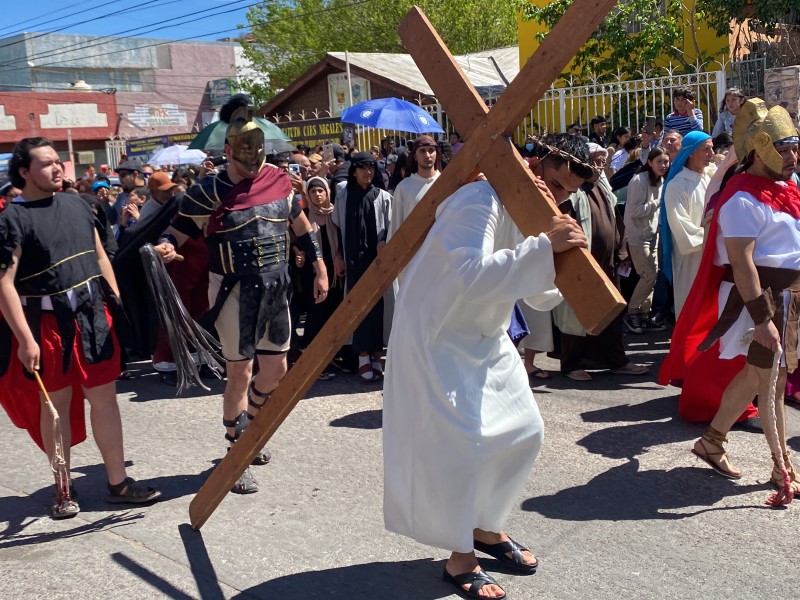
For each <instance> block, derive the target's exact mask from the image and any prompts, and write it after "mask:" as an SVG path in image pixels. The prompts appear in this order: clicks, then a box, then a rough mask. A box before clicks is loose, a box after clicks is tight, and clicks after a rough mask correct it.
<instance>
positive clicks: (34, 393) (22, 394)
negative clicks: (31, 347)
mask: <svg viewBox="0 0 800 600" xmlns="http://www.w3.org/2000/svg"><path fill="white" fill-rule="evenodd" d="M105 311H106V318H107V319H108V323H109V326H111V331H112V334H111V337H112V340H113V344H114V354H113V356H112V357H111V358H109V359H108V360H104V361H101V362H99V363H95V364H89V363H88V362H87V360H86V357H85V356H84V355H83V349H82V347H81V334H80V328H79V327H78V323H77V321H76V322H75V330H76V331H75V341H74V342H73V344H72V363H71V364H70V368H69V371H67V372H66V373H64V371H63V362H62V351H63V344H62V341H61V335H60V334H59V331H58V325H57V323H56V318H55V316H54V315H53V314H52V313H49V312H43V313H42V323H41V343H40V351H41V358H40V360H39V364H40V367H41V377H42V382H43V383H44V387H45V389H46V390H47V391H48V392H56V391H58V390H62V389H64V388H68V387H69V388H72V403H71V404H70V415H69V417H70V418H69V425H70V429H71V432H72V445H73V446H74V445H76V444H79V443H81V442H82V441H84V440H85V439H86V417H85V413H84V408H83V398H84V395H83V388H94V387H98V386H101V385H105V384H107V383H110V382H112V381H116V379H117V378H118V377H119V374H120V348H119V342H118V341H117V336H116V335H114V333H113V331H114V329H113V323H112V319H111V315H110V314H109V312H108V309H107V308H106V309H105ZM0 318H2V317H0ZM18 349H19V344H18V343H17V340H16V338H14V336H12V340H11V360H10V361H9V365H8V369H7V370H6V373H5V375H3V377H0V405H2V406H3V408H4V409H5V411H6V413H7V414H8V416H9V418H10V419H11V422H12V423H13V424H14V425H16V426H17V427H19V428H20V429H25V430H27V431H28V434H29V435H30V436H31V438H32V439H33V441H34V442H36V445H37V446H39V448H41V449H42V450H44V445H43V443H42V432H41V423H40V418H41V409H42V404H41V400H40V398H39V385H38V384H37V383H36V380H34V379H30V378H29V377H26V376H25V373H26V370H25V367H23V366H22V363H21V362H20V360H19V358H18V357H17V351H18ZM62 426H64V425H62Z"/></svg>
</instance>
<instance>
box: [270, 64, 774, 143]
mask: <svg viewBox="0 0 800 600" xmlns="http://www.w3.org/2000/svg"><path fill="white" fill-rule="evenodd" d="M667 73H668V74H667V75H658V76H651V77H643V78H641V79H624V78H623V75H622V74H618V75H617V76H616V77H614V78H613V79H610V80H608V79H605V80H601V79H596V80H592V81H591V82H590V83H588V84H582V85H573V84H572V82H570V81H563V80H562V81H559V82H556V83H555V84H554V86H553V87H551V88H550V89H549V90H548V91H547V92H546V93H545V95H544V97H543V98H542V99H541V100H539V101H538V102H537V103H536V105H535V106H534V107H533V108H532V109H531V111H530V112H529V114H528V116H527V117H526V118H525V119H524V121H523V122H522V123H520V125H519V127H518V128H517V131H516V134H515V136H514V138H515V141H516V142H517V143H522V142H523V141H524V139H525V137H526V136H528V135H534V136H541V135H546V134H548V133H563V132H566V131H567V128H568V127H569V126H570V125H573V124H577V125H578V126H579V127H580V128H582V129H583V130H584V131H586V130H587V129H588V126H589V122H590V121H591V119H592V118H593V117H595V116H597V115H601V116H604V117H605V118H606V119H607V123H608V131H609V132H611V131H613V130H614V129H615V128H617V127H631V128H632V129H634V130H638V128H639V127H641V126H642V125H644V123H645V120H646V117H648V116H653V117H656V118H657V119H660V120H662V121H663V120H664V118H665V117H666V116H667V115H668V114H669V113H670V112H672V91H673V90H674V89H675V88H678V87H688V88H690V89H691V90H693V91H694V93H695V106H696V107H697V108H699V109H700V110H701V111H702V112H703V117H704V119H703V128H704V130H705V131H707V132H711V130H712V129H713V127H714V123H715V122H716V120H717V113H718V110H719V105H720V102H721V101H722V98H723V97H724V94H725V89H726V87H728V85H729V83H730V82H729V81H728V80H727V79H726V77H725V72H724V71H722V70H720V71H706V72H700V73H690V74H676V73H674V69H672V67H670V68H669V69H667ZM762 81H763V75H762ZM762 86H763V83H762ZM498 97H499V96H490V97H487V98H484V101H485V102H486V104H487V106H488V107H489V108H491V107H492V106H493V105H494V103H495V102H496V100H497V98H498ZM407 100H409V101H416V102H417V104H419V105H420V106H422V108H424V109H425V110H427V111H428V112H429V113H430V114H431V116H432V117H433V118H434V119H435V120H436V122H437V123H439V125H441V126H442V128H443V129H444V130H445V131H446V132H447V133H448V134H450V133H454V132H456V128H455V127H454V125H453V124H452V123H450V120H449V119H448V117H447V114H446V112H445V111H444V109H443V107H442V106H441V104H438V103H435V102H434V103H430V100H431V98H427V99H423V98H417V99H407ZM423 100H427V103H425V102H424V101H423ZM434 100H435V99H434ZM316 112H317V111H315V113H316ZM323 112H326V111H323ZM299 117H300V115H283V116H281V117H278V118H273V120H274V121H276V122H278V123H285V122H287V121H292V122H293V123H296V124H302V120H300V118H299ZM460 133H463V132H460ZM345 134H346V135H349V136H352V140H353V143H354V145H355V147H356V148H358V149H361V150H368V149H369V148H370V147H371V146H380V142H381V140H382V139H384V138H386V137H391V138H393V139H394V140H395V145H396V146H399V145H400V144H403V143H407V142H408V141H411V140H412V139H413V138H414V137H415V136H414V135H413V134H409V133H406V132H401V131H393V130H385V129H370V128H366V127H362V126H355V127H354V128H352V129H351V130H350V131H349V132H348V131H347V126H346V127H345ZM334 141H338V140H334Z"/></svg>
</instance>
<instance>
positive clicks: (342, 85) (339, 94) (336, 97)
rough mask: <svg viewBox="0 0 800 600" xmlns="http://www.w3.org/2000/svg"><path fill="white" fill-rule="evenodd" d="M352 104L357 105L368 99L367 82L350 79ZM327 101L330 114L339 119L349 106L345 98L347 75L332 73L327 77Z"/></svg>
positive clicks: (355, 78) (359, 79)
mask: <svg viewBox="0 0 800 600" xmlns="http://www.w3.org/2000/svg"><path fill="white" fill-rule="evenodd" d="M350 84H351V86H352V87H351V91H352V95H353V104H358V103H359V102H363V101H364V100H369V99H370V88H369V81H368V80H367V79H364V78H363V77H350ZM328 99H329V101H330V106H331V114H332V115H333V116H335V117H339V116H341V114H342V111H343V110H344V109H345V108H347V107H348V106H350V104H349V102H350V99H349V98H348V97H347V75H346V74H345V73H333V74H331V75H328Z"/></svg>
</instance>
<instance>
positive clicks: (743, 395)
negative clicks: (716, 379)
mask: <svg viewBox="0 0 800 600" xmlns="http://www.w3.org/2000/svg"><path fill="white" fill-rule="evenodd" d="M758 371H764V369H758V368H757V367H754V366H753V365H751V364H749V363H745V366H744V368H743V369H742V370H741V371H740V372H739V374H738V375H736V377H734V378H733V379H732V380H731V382H730V383H729V384H728V387H727V388H725V391H724V392H723V394H722V401H721V402H720V405H719V410H718V411H717V414H716V415H714V419H713V420H712V421H711V427H712V428H714V429H716V430H717V431H720V432H722V433H723V434H727V433H728V432H729V431H730V430H731V427H733V424H734V423H735V422H736V419H738V418H739V417H740V416H741V415H742V413H743V412H744V409H746V408H747V406H748V405H749V404H750V402H752V401H753V398H755V396H756V394H757V393H758V385H759V373H758ZM767 374H769V370H767Z"/></svg>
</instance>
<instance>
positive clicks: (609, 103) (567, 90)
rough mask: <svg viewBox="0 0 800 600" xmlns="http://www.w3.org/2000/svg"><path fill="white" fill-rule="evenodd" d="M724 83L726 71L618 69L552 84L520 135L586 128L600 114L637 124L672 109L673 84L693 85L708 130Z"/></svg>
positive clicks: (611, 123)
mask: <svg viewBox="0 0 800 600" xmlns="http://www.w3.org/2000/svg"><path fill="white" fill-rule="evenodd" d="M726 85H727V82H726V79H725V74H724V72H723V71H708V72H701V73H691V74H680V75H679V74H669V75H664V76H656V77H644V78H642V79H629V80H625V79H623V78H622V76H621V75H618V76H617V77H616V78H615V79H614V80H611V81H608V80H607V81H602V80H599V79H596V80H593V81H591V82H590V83H589V84H586V85H564V86H557V87H552V88H550V90H548V91H547V93H546V94H545V96H544V98H542V99H541V100H539V102H538V103H537V104H536V106H535V107H534V108H533V109H532V110H531V111H530V113H529V115H528V117H527V118H526V119H525V122H524V123H522V124H521V125H520V128H519V130H518V131H517V136H518V137H519V138H524V137H525V136H527V135H536V136H539V135H544V134H547V133H557V132H565V131H566V130H567V128H568V127H569V126H570V125H573V124H577V125H578V126H579V127H581V128H582V129H583V130H584V131H585V130H586V129H587V128H588V124H589V122H590V121H591V119H592V118H594V117H595V116H598V115H599V116H603V117H605V118H606V119H607V121H608V130H609V131H612V130H613V129H615V128H617V127H631V129H634V130H638V128H639V127H641V126H642V125H644V122H645V120H646V117H648V116H653V117H656V118H657V119H660V120H662V121H663V120H664V118H665V117H666V116H667V115H668V114H669V113H670V112H672V90H674V89H675V88H678V87H688V88H690V89H691V90H693V91H694V93H695V106H696V108H699V109H700V110H701V111H702V112H703V116H704V120H703V128H704V129H705V131H708V132H710V131H711V129H712V128H713V126H714V122H715V121H716V118H717V111H718V107H719V103H720V101H721V99H722V98H723V96H724V93H725V88H726Z"/></svg>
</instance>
